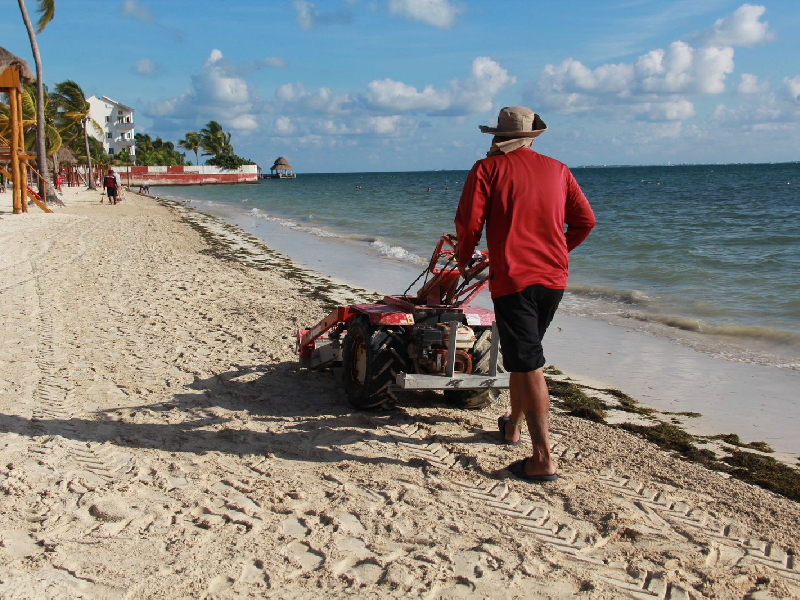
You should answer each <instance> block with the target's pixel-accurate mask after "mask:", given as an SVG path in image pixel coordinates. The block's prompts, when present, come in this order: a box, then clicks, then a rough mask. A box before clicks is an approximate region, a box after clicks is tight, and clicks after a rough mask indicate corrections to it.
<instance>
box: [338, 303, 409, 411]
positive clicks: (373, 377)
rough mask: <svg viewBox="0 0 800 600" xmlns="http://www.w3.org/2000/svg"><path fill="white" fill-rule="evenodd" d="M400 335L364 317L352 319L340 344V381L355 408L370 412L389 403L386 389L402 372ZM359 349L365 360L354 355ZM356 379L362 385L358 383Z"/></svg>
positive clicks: (389, 396) (390, 398)
mask: <svg viewBox="0 0 800 600" xmlns="http://www.w3.org/2000/svg"><path fill="white" fill-rule="evenodd" d="M400 333H401V332H400ZM400 333H398V332H395V331H393V330H391V329H388V328H382V327H381V326H377V327H376V326H373V325H371V324H370V322H369V320H368V319H367V318H364V317H359V318H356V319H355V320H354V321H353V322H352V323H351V324H350V326H349V327H348V331H347V335H346V336H345V339H344V343H343V356H342V363H343V367H344V371H343V379H344V385H345V391H346V392H347V396H348V399H349V401H350V403H351V404H352V405H353V406H355V407H356V408H362V409H370V408H371V409H374V408H379V407H380V406H382V405H383V404H386V403H387V402H389V401H393V397H392V394H391V391H392V390H391V388H390V386H391V384H393V383H394V381H395V378H396V373H397V372H399V371H404V370H406V363H407V360H404V359H403V350H404V347H405V342H404V341H403V338H402V336H401V335H400ZM361 347H363V352H365V353H366V356H363V355H360V356H359V355H358V352H357V349H358V348H361ZM359 360H360V361H362V362H361V363H358V361H359ZM359 377H361V378H363V381H358V379H359Z"/></svg>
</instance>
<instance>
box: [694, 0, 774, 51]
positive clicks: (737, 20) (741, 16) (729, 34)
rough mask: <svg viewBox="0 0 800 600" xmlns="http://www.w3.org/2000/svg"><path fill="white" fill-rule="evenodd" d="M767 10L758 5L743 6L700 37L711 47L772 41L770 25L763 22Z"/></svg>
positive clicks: (717, 22)
mask: <svg viewBox="0 0 800 600" xmlns="http://www.w3.org/2000/svg"><path fill="white" fill-rule="evenodd" d="M766 11H767V9H766V8H765V7H763V6H760V5H756V4H743V5H742V6H740V7H739V8H737V9H736V11H735V12H734V13H733V14H732V15H729V16H727V17H723V18H721V19H717V21H716V22H715V23H714V26H713V27H712V28H711V29H710V30H709V31H707V32H704V33H703V34H701V35H700V39H702V40H703V41H704V42H705V44H706V45H709V46H747V47H750V46H754V45H756V44H758V43H761V42H764V41H766V40H769V39H772V38H773V37H774V34H773V33H772V32H771V31H770V30H769V23H768V22H766V21H761V17H762V16H764V13H765V12H766Z"/></svg>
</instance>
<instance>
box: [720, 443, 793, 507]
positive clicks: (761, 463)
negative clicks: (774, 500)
mask: <svg viewBox="0 0 800 600" xmlns="http://www.w3.org/2000/svg"><path fill="white" fill-rule="evenodd" d="M722 460H723V461H724V462H725V463H726V464H728V465H730V468H729V469H727V471H728V472H729V473H730V474H731V476H733V477H736V478H737V479H741V480H742V481H747V482H748V483H753V484H755V485H757V486H760V487H763V488H765V489H768V490H771V491H773V492H775V493H776V494H780V495H781V496H786V497H787V498H789V499H791V500H794V501H795V502H800V476H798V473H797V469H793V468H792V467H790V466H788V465H785V464H783V463H782V462H779V461H777V460H775V459H774V458H772V457H771V456H761V455H760V454H753V453H752V452H740V451H736V452H734V453H733V454H732V455H730V456H726V457H725V458H723V459H722Z"/></svg>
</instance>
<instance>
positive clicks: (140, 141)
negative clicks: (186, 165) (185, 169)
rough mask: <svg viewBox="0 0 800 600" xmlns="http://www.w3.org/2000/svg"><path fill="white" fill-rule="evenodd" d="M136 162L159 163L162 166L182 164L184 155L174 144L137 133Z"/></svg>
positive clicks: (144, 163) (145, 163)
mask: <svg viewBox="0 0 800 600" xmlns="http://www.w3.org/2000/svg"><path fill="white" fill-rule="evenodd" d="M133 137H134V139H135V140H136V164H138V165H159V166H163V167H172V166H181V165H183V162H184V161H183V159H184V155H183V154H182V153H181V152H178V151H177V150H175V144H173V143H172V142H165V141H163V140H162V139H161V138H160V137H157V138H156V139H153V138H151V137H150V135H149V134H147V133H137V134H136V135H135V136H133Z"/></svg>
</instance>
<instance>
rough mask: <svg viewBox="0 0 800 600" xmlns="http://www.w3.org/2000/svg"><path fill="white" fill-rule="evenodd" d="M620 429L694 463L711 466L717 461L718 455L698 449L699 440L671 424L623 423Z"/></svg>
mask: <svg viewBox="0 0 800 600" xmlns="http://www.w3.org/2000/svg"><path fill="white" fill-rule="evenodd" d="M619 427H620V429H624V430H625V431H630V432H631V433H635V434H637V435H638V436H640V437H643V438H644V439H646V440H648V441H650V442H653V443H654V444H656V445H657V446H658V447H659V448H662V449H664V450H671V451H673V452H677V453H678V454H680V455H681V456H683V457H685V458H688V459H689V460H691V461H692V462H697V463H700V464H703V465H706V466H710V465H711V464H712V463H713V462H715V461H716V455H715V454H714V453H713V452H711V450H706V449H700V448H697V446H695V442H696V441H697V440H696V439H695V437H694V436H692V435H690V434H688V433H686V432H685V431H684V430H683V429H681V428H680V427H676V426H675V425H671V424H670V423H658V424H656V425H634V424H632V423H622V424H621V425H619Z"/></svg>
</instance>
